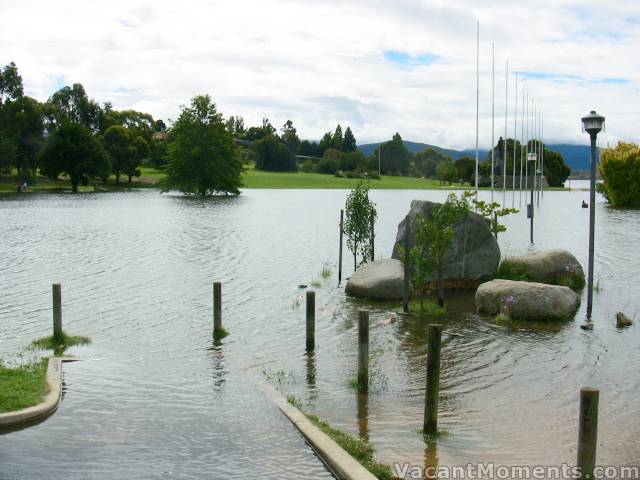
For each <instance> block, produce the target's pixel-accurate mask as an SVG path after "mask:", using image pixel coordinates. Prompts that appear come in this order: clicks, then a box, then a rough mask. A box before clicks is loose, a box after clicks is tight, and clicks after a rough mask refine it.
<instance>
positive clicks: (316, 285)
mask: <svg viewBox="0 0 640 480" xmlns="http://www.w3.org/2000/svg"><path fill="white" fill-rule="evenodd" d="M310 285H311V286H312V287H313V288H320V287H322V282H321V281H320V280H318V279H317V278H314V279H313V280H311V284H310Z"/></svg>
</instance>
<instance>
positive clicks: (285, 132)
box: [280, 120, 300, 155]
mask: <svg viewBox="0 0 640 480" xmlns="http://www.w3.org/2000/svg"><path fill="white" fill-rule="evenodd" d="M280 131H281V132H282V135H281V137H280V138H282V141H283V142H284V144H285V145H286V147H287V150H289V152H290V153H292V154H294V155H295V154H296V153H297V151H298V148H299V147H300V139H299V138H298V132H297V130H296V128H295V127H294V126H293V122H292V121H291V120H287V121H286V122H285V124H284V125H282V129H281V130H280Z"/></svg>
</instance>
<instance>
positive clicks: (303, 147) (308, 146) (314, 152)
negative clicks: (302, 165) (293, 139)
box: [298, 140, 322, 157]
mask: <svg viewBox="0 0 640 480" xmlns="http://www.w3.org/2000/svg"><path fill="white" fill-rule="evenodd" d="M318 148H319V147H318V144H317V143H316V142H310V141H309V140H302V141H301V142H300V147H299V148H298V154H300V155H303V156H305V157H320V156H322V153H320V152H319V150H318Z"/></svg>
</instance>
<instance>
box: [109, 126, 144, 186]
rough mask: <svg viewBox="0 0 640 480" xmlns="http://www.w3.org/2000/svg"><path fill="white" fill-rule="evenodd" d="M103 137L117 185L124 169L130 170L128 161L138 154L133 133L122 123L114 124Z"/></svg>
mask: <svg viewBox="0 0 640 480" xmlns="http://www.w3.org/2000/svg"><path fill="white" fill-rule="evenodd" d="M103 139H104V146H105V148H106V150H107V153H108V154H109V157H110V158H111V169H112V171H113V174H114V175H115V177H116V185H117V184H119V183H120V175H121V174H122V172H123V171H129V169H128V163H129V162H131V161H132V159H133V158H134V157H135V156H136V149H135V147H134V145H133V139H134V138H133V134H132V133H131V132H130V131H129V130H127V129H126V128H124V127H122V126H120V125H113V126H112V127H109V128H107V130H106V131H105V132H104V136H103Z"/></svg>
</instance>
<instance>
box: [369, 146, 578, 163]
mask: <svg viewBox="0 0 640 480" xmlns="http://www.w3.org/2000/svg"><path fill="white" fill-rule="evenodd" d="M403 142H404V145H405V146H406V147H407V150H409V151H410V152H412V153H417V152H419V151H421V150H424V149H425V148H433V149H434V150H436V151H438V152H440V153H442V154H443V155H447V156H449V157H451V158H452V159H454V160H457V159H459V158H461V157H465V156H466V157H471V158H475V157H476V151H475V149H467V150H453V149H451V148H443V147H438V146H437V145H429V144H428V143H419V142H410V141H408V140H403ZM378 145H379V144H377V143H367V144H364V145H358V150H360V151H361V152H362V153H364V154H365V155H366V156H369V155H371V154H372V153H373V152H375V150H376V148H378ZM547 148H548V149H549V150H554V151H556V152H559V153H560V154H561V155H562V156H563V157H564V163H566V164H567V165H568V166H569V167H570V168H571V170H588V169H589V163H590V160H589V159H590V155H591V153H590V151H589V146H588V145H570V144H566V143H559V144H553V145H551V144H548V145H547ZM488 152H489V151H488V150H482V149H481V150H480V151H479V152H478V154H479V158H480V161H482V160H484V159H486V158H487V154H488Z"/></svg>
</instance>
